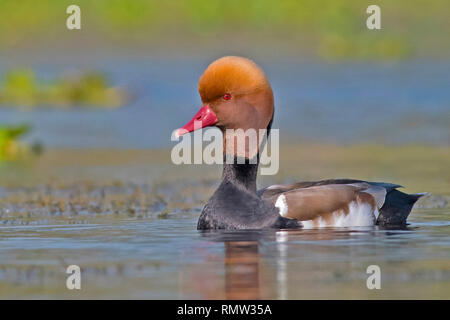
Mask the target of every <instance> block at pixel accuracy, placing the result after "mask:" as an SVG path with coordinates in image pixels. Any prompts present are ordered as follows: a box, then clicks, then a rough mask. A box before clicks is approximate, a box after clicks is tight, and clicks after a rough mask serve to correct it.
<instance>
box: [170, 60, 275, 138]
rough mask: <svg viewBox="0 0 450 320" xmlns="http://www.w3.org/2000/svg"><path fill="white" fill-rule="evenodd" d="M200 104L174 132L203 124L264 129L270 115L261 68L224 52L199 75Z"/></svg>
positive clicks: (269, 94) (270, 99) (268, 92)
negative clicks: (186, 121) (192, 115)
mask: <svg viewBox="0 0 450 320" xmlns="http://www.w3.org/2000/svg"><path fill="white" fill-rule="evenodd" d="M198 91H199V93H200V97H201V99H202V107H201V108H200V110H199V111H198V112H197V114H196V115H195V116H194V117H193V118H192V120H191V121H189V122H188V123H187V124H186V125H185V126H183V127H181V128H180V129H178V130H177V132H176V135H177V136H180V135H182V134H184V133H187V132H191V131H194V130H197V129H201V128H204V127H210V126H216V127H218V128H220V129H221V130H222V131H225V130H226V129H235V130H236V129H243V130H247V129H250V128H252V129H256V130H258V129H266V128H267V126H268V125H269V122H270V121H271V119H272V116H273V93H272V89H271V87H270V83H269V80H268V79H267V77H266V75H265V74H264V71H263V70H262V69H261V68H260V67H259V66H258V65H257V64H256V63H254V62H253V61H252V60H250V59H246V58H242V57H235V56H226V57H222V58H220V59H217V60H216V61H214V62H212V63H211V64H210V65H209V66H208V68H206V70H205V72H204V73H203V75H202V76H201V77H200V80H199V84H198Z"/></svg>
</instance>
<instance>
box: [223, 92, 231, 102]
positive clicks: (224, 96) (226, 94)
mask: <svg viewBox="0 0 450 320" xmlns="http://www.w3.org/2000/svg"><path fill="white" fill-rule="evenodd" d="M230 99H231V94H229V93H225V94H224V95H223V100H230Z"/></svg>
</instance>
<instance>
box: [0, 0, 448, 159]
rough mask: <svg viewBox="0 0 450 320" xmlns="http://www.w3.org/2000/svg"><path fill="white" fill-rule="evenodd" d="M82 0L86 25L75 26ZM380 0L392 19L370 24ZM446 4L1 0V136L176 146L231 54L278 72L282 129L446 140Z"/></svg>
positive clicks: (293, 133) (274, 75)
mask: <svg viewBox="0 0 450 320" xmlns="http://www.w3.org/2000/svg"><path fill="white" fill-rule="evenodd" d="M71 4H77V5H79V6H80V8H81V30H68V29H67V28H66V19H67V18H68V16H69V15H68V14H67V13H66V8H67V7H68V6H69V5H71ZM371 4H378V5H379V6H380V7H381V25H382V29H381V30H368V28H367V27H366V19H367V18H368V16H369V14H367V13H366V9H367V7H368V6H369V5H371ZM449 10H450V2H448V1H444V0H432V1H422V0H396V1H382V2H377V3H375V2H374V1H361V0H340V1H333V0H321V1H317V0H316V1H313V0H278V1H273V0H227V1H225V0H208V1H204V0H171V1H156V0H95V1H90V0H79V1H72V0H70V1H69V0H68V1H66V0H40V1H32V0H20V1H16V0H0V128H2V130H3V132H9V133H8V134H6V133H5V134H3V135H2V136H3V137H4V138H0V139H3V140H5V141H6V139H8V141H9V142H8V143H6V142H5V141H3V142H0V145H3V146H6V145H8V146H10V145H12V144H11V141H12V140H15V139H19V138H20V137H23V136H24V134H25V133H26V132H29V133H30V134H29V135H28V138H25V141H26V143H27V144H35V143H36V141H37V142H39V144H43V145H44V146H49V147H69V148H70V147H120V148H123V147H128V148H129V147H136V148H154V147H168V146H169V145H170V144H169V139H168V138H167V137H169V136H170V132H171V130H172V129H174V128H175V127H177V126H179V125H180V124H181V123H182V122H183V121H184V120H185V118H188V117H189V115H190V114H191V113H192V112H193V110H195V108H196V105H197V104H198V96H197V93H196V85H197V84H196V81H197V79H198V77H199V76H200V74H201V72H202V71H203V70H204V68H205V67H206V65H207V64H208V63H209V62H211V61H212V60H214V59H216V58H218V57H220V56H222V55H227V54H234V55H242V56H247V57H250V58H253V59H255V60H256V61H257V62H258V63H260V64H261V65H262V66H263V68H264V69H265V70H266V71H267V72H268V74H269V77H270V78H271V80H272V84H273V86H274V89H275V92H276V98H277V110H279V112H278V113H277V116H276V118H275V119H276V121H279V122H276V124H277V125H279V127H280V128H284V131H283V133H284V135H283V137H291V138H293V139H295V140H296V141H299V139H300V141H303V140H307V141H311V140H313V141H326V142H330V141H331V142H333V143H335V142H338V143H355V142H376V143H427V144H429V143H431V144H439V145H442V144H444V145H448V144H449V142H448V141H449V140H450V133H449V130H448V126H449V123H450V121H449V109H450V107H449V102H448V101H449V95H448V94H446V93H445V92H444V91H445V89H444V87H445V83H446V82H448V81H449V76H448V73H449V70H450V65H449V57H450V54H449V53H450V19H449V12H450V11H449ZM278 93H279V94H278ZM118 107H126V108H125V111H122V110H116V109H118ZM49 109H55V110H58V109H59V110H66V111H67V110H72V109H76V111H67V112H66V111H64V112H56V111H54V110H53V111H51V110H49ZM92 109H99V111H98V112H93V111H92ZM100 109H101V111H100ZM119 109H122V108H119ZM343 110H344V111H343ZM173 112H176V113H177V114H178V115H179V119H175V118H174V117H170V115H171V114H172V113H173ZM325 115H327V117H328V118H326V117H325ZM153 119H158V121H157V123H154V121H153V122H152V120H153ZM293 119H295V121H293ZM149 122H152V128H153V134H152V136H151V137H148V136H146V135H145V134H143V133H144V132H146V131H147V130H148V127H149ZM23 124H26V125H29V126H30V128H31V129H30V130H26V131H22V130H18V128H21V125H23ZM81 128H84V130H82V129H81ZM318 128H320V130H318ZM348 128H352V130H349V129H348ZM17 130H18V131H17ZM17 132H20V133H21V134H16V133H17ZM394 132H395V134H394ZM5 137H8V138H5ZM336 137H338V138H337V139H336ZM355 137H359V138H358V139H356V140H355ZM27 139H28V140H27ZM302 139H303V140H302ZM14 145H15V144H14ZM22 149H23V148H16V147H15V148H10V147H9V148H6V147H3V148H2V149H1V150H3V151H1V150H0V157H3V158H6V157H8V158H9V159H11V153H17V152H18V151H17V150H22ZM5 150H10V151H8V152H9V155H7V154H6V153H7V152H6V151H5ZM11 150H14V152H12V151H11Z"/></svg>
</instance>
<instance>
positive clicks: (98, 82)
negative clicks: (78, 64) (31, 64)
mask: <svg viewBox="0 0 450 320" xmlns="http://www.w3.org/2000/svg"><path fill="white" fill-rule="evenodd" d="M126 100H127V94H126V92H125V90H123V89H121V88H116V87H109V86H108V83H107V79H106V76H105V75H103V74H101V73H98V72H88V73H85V74H82V75H77V76H70V77H64V78H61V79H56V80H53V81H51V82H45V81H43V80H40V79H37V78H36V76H35V74H34V72H33V71H31V70H15V71H10V72H8V73H6V74H5V76H4V81H3V87H2V88H0V105H13V106H21V107H26V108H32V107H36V106H52V107H59V108H67V107H73V106H86V107H119V106H121V105H123V104H124V103H125V102H126Z"/></svg>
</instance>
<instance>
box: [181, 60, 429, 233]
mask: <svg viewBox="0 0 450 320" xmlns="http://www.w3.org/2000/svg"><path fill="white" fill-rule="evenodd" d="M199 93H200V97H201V100H202V107H201V108H200V110H199V111H198V112H197V114H196V115H195V116H194V118H192V120H191V121H189V122H188V123H187V124H186V125H185V126H184V127H182V128H180V129H178V130H179V131H177V133H178V135H181V134H184V133H186V132H191V131H194V130H196V129H199V128H197V127H194V121H200V124H201V125H200V127H201V128H204V127H210V126H216V127H218V128H219V129H220V130H221V131H222V132H223V136H224V151H223V153H224V159H225V158H227V157H229V156H231V157H232V158H233V159H235V160H236V161H234V162H233V163H229V162H230V161H226V162H225V161H224V163H225V164H224V167H223V175H222V182H221V184H220V185H219V187H218V189H217V190H216V191H215V192H214V194H213V195H212V197H211V198H210V199H209V201H208V202H207V203H206V205H205V207H204V208H203V211H202V213H201V215H200V218H199V220H198V225H197V228H198V229H262V228H280V229H284V228H299V227H325V226H369V225H375V224H380V225H404V224H406V218H407V217H408V215H409V213H410V211H411V209H412V207H413V205H414V203H415V202H416V201H417V200H418V199H419V198H420V197H421V196H422V195H423V194H406V193H403V192H400V191H398V190H397V188H398V187H400V186H399V185H396V184H391V183H383V182H368V181H362V180H355V179H330V180H322V181H315V182H299V183H295V184H289V185H273V186H270V187H267V188H264V189H262V190H259V191H258V190H257V189H256V176H257V171H258V163H259V150H260V148H261V147H262V144H259V145H257V148H256V150H252V149H251V148H248V147H246V148H244V151H239V146H238V144H239V142H236V141H234V140H233V143H232V144H231V143H229V141H231V140H229V137H227V138H226V134H225V132H226V130H227V129H243V130H247V129H257V130H259V129H267V132H268V133H269V132H270V128H271V125H272V120H273V114H274V99H273V93H272V88H271V86H270V83H269V80H268V79H267V77H266V75H265V74H264V72H263V71H262V69H261V68H260V67H258V66H257V65H256V64H255V63H254V62H253V61H251V60H249V59H246V58H241V57H234V56H228V57H223V58H220V59H218V60H216V61H214V62H212V63H211V64H210V65H209V66H208V68H207V69H206V71H205V72H204V73H203V75H202V76H201V78H200V81H199ZM237 131H239V130H237ZM241 131H242V130H241ZM235 138H237V137H236V136H232V137H231V139H235ZM227 141H228V142H227ZM235 142H236V143H235ZM229 145H232V147H229ZM238 158H239V159H240V160H242V159H244V161H240V162H238V161H237V159H238ZM255 159H256V161H251V160H255ZM227 162H228V163H227ZM255 162H256V163H255Z"/></svg>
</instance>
